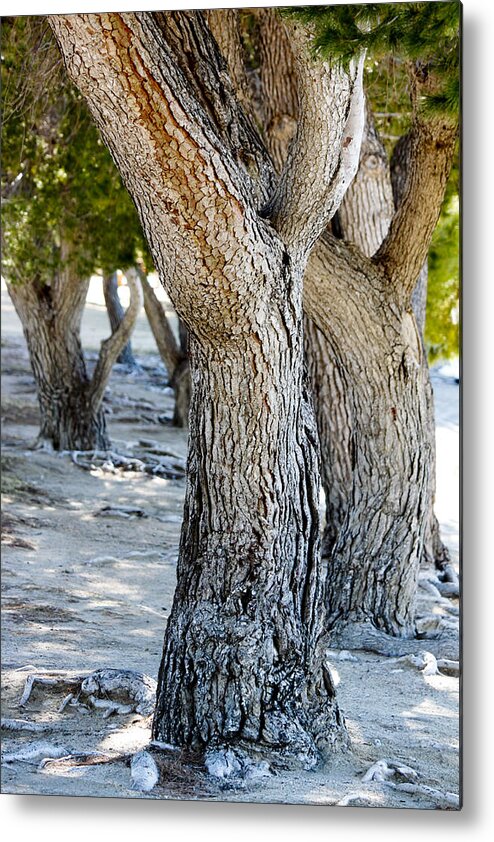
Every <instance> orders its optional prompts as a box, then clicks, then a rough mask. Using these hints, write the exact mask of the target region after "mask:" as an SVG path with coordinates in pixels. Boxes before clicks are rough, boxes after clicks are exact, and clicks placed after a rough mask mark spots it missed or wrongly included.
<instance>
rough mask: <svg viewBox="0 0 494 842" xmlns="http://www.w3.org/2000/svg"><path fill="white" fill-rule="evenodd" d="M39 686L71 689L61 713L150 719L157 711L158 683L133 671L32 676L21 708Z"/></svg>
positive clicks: (109, 670) (20, 702)
mask: <svg viewBox="0 0 494 842" xmlns="http://www.w3.org/2000/svg"><path fill="white" fill-rule="evenodd" d="M36 685H39V686H42V687H51V688H57V689H62V688H67V689H68V690H69V693H68V694H67V695H66V696H65V697H64V699H63V701H62V704H61V705H60V707H59V712H62V711H64V710H65V709H66V707H67V706H68V705H72V706H74V707H85V708H89V709H102V710H104V711H105V713H104V716H105V717H108V716H111V715H112V714H127V713H134V712H135V713H138V714H140V715H141V716H149V715H150V714H152V712H153V709H154V703H155V697H156V682H155V681H154V679H153V678H150V676H148V675H145V674H144V673H138V672H133V671H131V670H117V669H102V670H96V671H95V672H92V673H89V674H88V673H84V674H79V675H74V676H70V677H68V676H67V675H61V674H60V673H49V674H46V675H39V674H34V675H29V676H28V677H27V679H26V684H25V687H24V692H23V694H22V697H21V699H20V701H19V706H20V707H24V706H25V705H26V704H27V703H28V701H29V699H30V697H31V694H32V692H33V689H34V687H35V686H36Z"/></svg>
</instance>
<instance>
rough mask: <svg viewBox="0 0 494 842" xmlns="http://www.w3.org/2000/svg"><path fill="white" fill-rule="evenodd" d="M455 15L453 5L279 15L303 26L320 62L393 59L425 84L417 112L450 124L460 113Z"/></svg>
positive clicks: (318, 9) (306, 9)
mask: <svg viewBox="0 0 494 842" xmlns="http://www.w3.org/2000/svg"><path fill="white" fill-rule="evenodd" d="M460 12H461V6H460V3H459V2H456V0H448V1H447V2H422V3H367V4H362V5H354V4H349V5H342V6H300V7H297V8H290V9H285V10H283V14H284V15H287V16H290V17H293V18H295V19H297V20H299V21H301V22H302V23H303V24H305V25H307V26H308V27H309V29H310V31H311V32H312V49H313V51H314V53H315V55H317V56H319V57H320V58H323V59H329V58H333V59H337V60H340V61H342V62H343V63H348V62H349V61H350V60H351V59H352V58H353V57H355V56H356V55H357V54H359V53H361V52H362V51H363V50H365V51H366V54H367V56H368V57H369V58H370V59H374V60H377V61H381V60H384V59H386V58H388V57H389V56H396V57H398V58H399V60H400V61H401V62H408V63H409V64H410V65H411V66H413V72H414V73H415V75H416V77H417V78H420V80H421V81H422V82H426V81H427V83H428V84H427V89H425V86H424V90H423V92H422V94H421V101H420V107H421V108H422V109H423V111H424V112H426V113H427V112H428V113H434V114H441V115H442V116H448V117H451V118H453V119H456V118H457V117H458V112H459V108H460V83H459V65H460Z"/></svg>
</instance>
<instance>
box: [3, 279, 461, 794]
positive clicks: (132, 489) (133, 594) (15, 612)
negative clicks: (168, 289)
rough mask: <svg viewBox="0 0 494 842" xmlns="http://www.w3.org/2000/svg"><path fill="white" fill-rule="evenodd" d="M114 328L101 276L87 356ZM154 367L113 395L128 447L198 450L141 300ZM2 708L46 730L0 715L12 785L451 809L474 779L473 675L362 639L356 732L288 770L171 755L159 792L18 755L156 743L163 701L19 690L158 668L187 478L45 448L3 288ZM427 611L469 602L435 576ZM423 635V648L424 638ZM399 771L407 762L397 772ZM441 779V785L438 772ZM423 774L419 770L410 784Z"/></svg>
mask: <svg viewBox="0 0 494 842" xmlns="http://www.w3.org/2000/svg"><path fill="white" fill-rule="evenodd" d="M107 331H108V321H107V317H106V311H105V310H104V308H103V307H102V304H101V294H100V289H99V286H98V283H97V282H94V283H93V284H92V287H91V290H90V294H89V296H88V306H87V309H86V313H85V316H84V322H83V341H84V345H85V348H86V349H87V351H88V357H89V360H90V364H91V363H92V364H94V355H95V352H96V350H97V348H98V346H99V342H100V341H101V339H102V338H103V337H104V336H105V334H106V333H107ZM133 344H134V350H135V352H136V355H137V357H138V359H139V361H140V363H141V364H142V366H143V368H142V371H141V372H140V373H137V374H128V373H125V372H124V371H122V370H121V368H120V367H116V368H115V370H114V373H113V375H112V379H111V383H110V388H109V390H108V395H107V398H106V405H107V408H108V411H109V413H110V415H109V428H110V434H111V437H112V441H113V443H114V446H115V449H118V450H119V451H125V452H127V453H131V452H133V451H134V452H142V445H139V442H140V441H141V442H142V440H143V439H146V440H153V441H155V442H159V443H160V444H161V445H162V446H163V447H164V448H166V449H167V450H168V451H170V452H171V453H173V454H175V455H176V457H177V460H179V458H182V459H183V458H185V455H186V435H185V433H184V432H182V431H178V430H175V429H173V428H172V427H171V426H169V424H167V419H169V418H170V417H171V413H172V398H171V396H170V394H169V392H168V390H167V389H166V388H165V385H164V384H166V376H165V371H164V369H163V367H162V366H161V364H160V361H159V358H158V356H157V352H156V348H155V346H154V342H153V340H152V337H151V336H150V331H149V329H148V327H147V323H146V321H145V318H144V316H143V315H142V316H141V317H140V319H139V323H138V325H137V329H136V332H135V335H134V339H133ZM433 382H434V390H435V396H436V411H437V448H438V474H439V475H438V490H437V507H436V509H437V513H438V516H439V518H440V521H441V524H442V528H443V532H444V535H445V537H446V539H447V543H448V546H449V547H450V550H451V551H452V554H453V558H454V561H455V564H456V565H457V564H458V385H457V384H456V383H455V381H454V380H453V379H448V378H445V377H441V376H439V375H434V377H433ZM2 426H3V448H2V453H3V455H2V475H3V476H2V492H3V493H2V509H3V512H4V524H3V527H4V540H5V544H4V547H3V552H2V589H3V609H2V669H3V679H2V717H7V718H21V719H25V720H26V719H28V720H30V721H35V722H36V723H42V724H43V725H44V726H46V730H45V731H43V732H42V733H41V734H30V733H26V732H20V733H17V732H10V731H5V732H2V736H3V740H2V743H3V758H4V763H3V765H2V791H3V792H7V793H40V794H58V795H93V796H113V797H115V796H117V797H126V798H130V797H141V798H142V797H147V798H161V799H169V798H172V799H184V798H185V799H208V800H231V801H256V802H274V803H300V804H338V803H339V804H348V805H354V806H357V805H361V806H373V807H382V806H387V807H408V808H422V809H454V799H453V798H452V797H451V796H450V795H446V796H445V795H444V794H445V793H450V794H456V795H457V794H458V793H459V786H460V785H459V730H460V727H459V681H458V678H456V677H454V676H453V675H446V674H439V675H426V674H424V672H423V671H421V670H419V669H418V668H417V667H415V666H412V665H410V664H408V663H403V662H396V660H393V659H386V658H383V657H380V656H377V655H371V654H366V653H362V652H356V653H353V654H352V655H351V656H350V657H349V658H348V655H345V653H337V652H332V653H331V657H330V660H331V664H332V669H333V675H334V677H335V681H336V682H337V685H338V690H337V692H338V698H339V703H340V706H341V708H342V710H343V711H344V714H345V718H346V722H347V726H348V730H349V733H350V735H351V748H350V750H349V751H348V752H346V753H343V754H339V755H337V756H335V757H334V761H332V762H331V763H330V764H329V765H328V766H327V767H326V768H324V769H319V770H316V771H311V772H301V773H299V772H297V773H293V772H279V773H278V774H276V775H272V776H271V777H267V778H263V779H262V780H261V781H259V782H258V783H249V784H244V785H240V784H239V785H236V786H229V787H226V786H225V785H220V784H218V783H217V782H215V781H213V780H212V779H211V778H209V777H208V776H207V775H206V774H205V771H204V769H203V767H202V766H201V765H200V764H198V763H197V762H196V761H195V759H194V758H190V757H189V758H182V759H181V762H176V763H175V764H173V763H171V764H168V765H167V766H165V767H164V769H163V771H162V773H161V779H160V783H159V784H158V786H157V787H155V789H154V790H153V791H152V792H151V793H148V794H143V793H142V792H139V791H136V790H135V789H133V788H132V786H131V778H130V771H129V767H128V764H127V763H126V762H124V761H122V760H118V761H116V762H113V763H109V764H104V765H97V766H87V767H70V768H65V767H58V768H57V767H56V766H53V767H52V768H49V767H46V768H45V769H44V770H40V769H39V768H38V763H37V762H25V761H14V762H6V758H7V759H8V755H9V754H11V753H15V752H16V751H18V750H19V749H20V748H21V747H23V746H26V745H29V744H32V743H33V742H38V741H39V740H43V741H45V742H49V743H50V744H55V745H56V746H57V747H59V748H60V747H63V749H64V750H65V751H66V752H67V753H72V752H87V751H98V752H104V753H109V754H110V755H112V756H113V755H115V756H116V755H118V754H125V755H130V754H132V753H133V752H135V751H137V750H139V749H140V748H142V747H144V746H146V744H147V743H148V741H149V738H150V731H149V726H150V722H149V719H146V718H144V717H142V716H138V715H137V714H135V713H134V714H127V715H115V716H112V717H109V718H106V719H105V718H104V716H103V713H102V711H98V710H97V711H94V712H91V713H88V712H87V711H86V710H85V709H84V708H76V707H71V706H68V707H66V708H65V710H64V711H63V712H61V713H60V712H57V709H58V707H59V703H60V701H61V700H62V699H63V697H64V693H63V692H62V691H58V690H57V691H52V690H50V689H46V688H41V689H38V690H36V691H35V692H34V693H33V695H32V697H31V699H30V701H29V703H28V705H27V706H26V708H23V709H20V708H19V699H20V697H21V694H22V691H23V688H24V683H25V679H26V676H27V675H28V674H30V673H32V672H34V671H38V672H39V673H43V672H46V671H50V670H63V671H76V672H87V673H89V672H91V671H92V670H94V669H98V668H107V667H111V668H119V669H120V668H122V669H132V670H138V671H143V672H145V673H147V674H148V675H150V676H152V677H154V678H156V675H157V671H158V666H159V660H160V649H161V644H162V638H163V631H164V626H165V621H166V618H167V616H168V612H169V611H170V607H171V601H172V596H173V589H174V585H175V565H176V558H177V547H178V540H179V531H180V523H181V512H182V504H183V494H184V481H183V479H166V478H160V477H150V476H149V475H143V474H137V473H128V472H127V473H125V474H122V473H108V472H105V471H101V470H98V471H92V472H88V471H85V470H82V469H81V468H79V467H77V466H76V465H75V464H73V462H72V461H71V458H70V456H69V455H50V454H48V453H46V452H40V451H34V450H30V449H28V448H29V444H30V443H31V442H32V441H33V440H34V438H35V436H36V433H37V407H36V396H35V392H34V383H33V378H32V375H31V371H30V368H29V361H28V356H27V351H26V346H25V342H24V339H23V336H22V331H21V328H20V324H19V321H18V320H17V317H16V315H15V312H14V311H13V308H12V305H11V303H10V300H9V298H8V295H7V293H6V292H5V289H4V288H3V289H2ZM110 505H111V506H112V507H134V508H139V509H140V510H141V516H139V517H138V516H130V517H120V516H113V517H111V516H110V517H109V516H104V515H102V513H101V512H102V510H103V509H104V507H105V506H110ZM419 596H420V599H419V604H418V610H419V612H420V613H422V614H427V613H431V612H433V613H435V614H439V615H445V616H446V617H447V618H449V622H451V624H453V625H454V623H455V619H454V617H451V615H450V614H449V613H448V612H447V611H446V610H445V609H444V607H443V606H441V605H439V604H438V603H437V602H435V601H434V599H433V598H432V597H431V596H430V594H428V593H427V592H426V591H425V590H424V589H420V591H419ZM425 648H426V647H425V646H421V645H420V644H418V645H417V654H418V653H419V652H420V651H422V650H423V649H425ZM381 759H387V760H388V761H390V760H393V761H399V762H400V763H402V764H406V765H407V766H409V767H412V768H413V769H414V770H415V771H416V773H417V777H416V779H415V785H417V784H418V791H417V787H415V790H416V791H412V792H408V791H406V790H404V789H397V788H395V787H393V786H390V785H388V784H386V783H383V782H379V781H370V782H366V781H363V780H362V778H363V776H364V773H365V772H366V771H367V770H368V768H369V767H370V766H371V765H372V764H373V763H374V762H376V761H378V760H381ZM390 781H391V784H393V783H396V782H398V783H399V778H397V777H394V778H391V779H390ZM427 788H429V789H427ZM412 789H413V787H412Z"/></svg>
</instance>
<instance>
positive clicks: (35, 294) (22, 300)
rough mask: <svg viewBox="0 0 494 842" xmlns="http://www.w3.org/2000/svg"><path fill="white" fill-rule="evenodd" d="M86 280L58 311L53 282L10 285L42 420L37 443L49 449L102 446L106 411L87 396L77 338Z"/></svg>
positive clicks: (87, 380) (105, 439) (88, 383)
mask: <svg viewBox="0 0 494 842" xmlns="http://www.w3.org/2000/svg"><path fill="white" fill-rule="evenodd" d="M88 285H89V282H88V281H86V282H80V283H79V284H77V285H75V284H74V286H73V298H72V300H67V301H66V302H65V304H66V306H65V307H64V311H63V313H61V312H60V307H59V306H57V305H58V302H57V300H56V286H54V288H52V287H49V286H44V287H42V288H41V289H36V288H35V287H34V286H33V285H31V284H29V283H27V282H26V283H25V284H19V285H17V284H15V285H14V284H9V285H8V290H9V293H10V297H11V299H12V302H13V304H14V307H15V309H16V312H17V315H18V316H19V319H20V320H21V323H22V328H23V331H24V336H25V338H26V343H27V347H28V351H29V357H30V361H31V367H32V370H33V375H34V379H35V383H36V391H37V396H38V403H39V409H40V416H41V423H40V432H39V436H38V445H40V446H41V445H43V446H49V447H52V448H53V449H54V450H91V449H94V448H99V449H106V448H107V447H108V436H107V433H106V424H105V415H104V411H103V409H102V407H101V406H98V407H94V405H93V402H92V400H91V392H90V386H91V381H90V378H89V375H88V372H87V368H86V362H85V359H84V353H83V350H82V346H81V340H80V323H81V318H82V312H83V309H84V302H85V298H86V293H87V289H88Z"/></svg>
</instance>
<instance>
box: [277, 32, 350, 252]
mask: <svg viewBox="0 0 494 842" xmlns="http://www.w3.org/2000/svg"><path fill="white" fill-rule="evenodd" d="M290 35H291V40H292V46H293V48H294V54H295V58H296V63H297V69H298V86H299V88H298V99H299V120H298V125H297V131H296V134H295V137H294V140H293V141H292V144H291V146H290V150H289V153H288V157H287V160H286V162H285V166H284V168H283V171H282V174H281V177H280V180H279V183H278V187H277V189H276V191H275V194H274V196H273V198H272V199H271V201H270V202H269V204H268V206H267V207H266V208H265V209H264V211H263V216H266V217H267V218H269V219H270V220H271V223H272V225H273V226H274V228H275V229H276V230H277V231H278V233H279V234H280V236H281V237H282V238H283V240H284V241H285V243H286V244H287V246H288V248H289V250H293V251H294V252H299V251H303V252H305V253H307V252H308V251H309V250H310V248H311V247H312V245H313V244H314V242H315V241H316V240H317V238H318V236H319V235H320V234H321V233H322V231H323V230H324V228H325V227H326V225H327V223H328V222H329V220H330V219H331V217H332V216H333V214H334V213H335V211H336V210H337V208H338V206H339V204H340V202H341V199H342V198H343V195H344V193H345V190H346V189H347V187H348V185H349V183H350V181H351V180H352V178H353V177H354V175H355V173H356V171H357V168H358V162H359V152H360V143H361V139H362V132H363V127H364V95H363V89H362V70H363V56H362V57H361V58H360V59H359V61H357V62H352V63H351V65H350V68H349V70H348V72H347V71H345V70H343V68H342V67H341V66H340V65H336V64H329V63H327V62H324V63H322V62H319V61H318V62H316V61H315V60H314V59H313V58H311V56H310V55H309V52H308V46H307V37H306V35H305V33H304V32H303V31H301V29H300V27H297V26H294V25H292V31H291V33H290Z"/></svg>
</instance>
